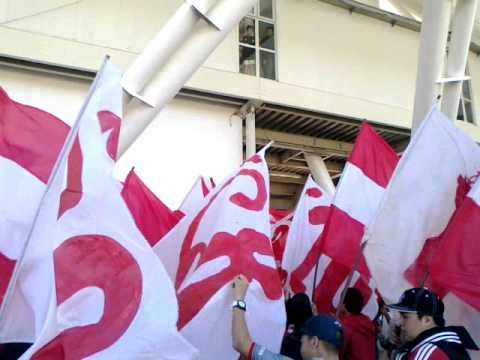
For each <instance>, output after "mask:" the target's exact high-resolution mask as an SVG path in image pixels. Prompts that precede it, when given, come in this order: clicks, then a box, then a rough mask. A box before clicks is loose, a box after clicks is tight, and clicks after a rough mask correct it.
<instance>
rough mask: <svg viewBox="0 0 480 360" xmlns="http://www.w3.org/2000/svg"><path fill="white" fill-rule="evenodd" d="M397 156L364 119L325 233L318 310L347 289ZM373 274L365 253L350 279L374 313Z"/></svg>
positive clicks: (327, 308) (330, 308)
mask: <svg viewBox="0 0 480 360" xmlns="http://www.w3.org/2000/svg"><path fill="white" fill-rule="evenodd" d="M397 162H398V156H397V154H396V153H395V151H394V150H393V149H392V148H391V147H390V146H389V145H388V144H387V143H386V142H385V140H383V139H382V137H380V136H379V135H378V134H377V133H376V132H375V130H374V129H373V128H372V127H370V126H369V125H367V124H366V123H364V124H363V125H362V128H361V130H360V134H359V135H358V138H357V140H356V142H355V146H354V148H353V151H352V154H351V155H350V157H349V159H348V162H347V164H346V165H345V169H344V170H343V174H342V177H341V179H340V182H339V184H338V186H337V191H336V193H335V197H334V200H333V204H332V208H331V212H330V215H329V218H328V221H327V224H326V226H325V230H324V231H323V233H322V238H321V245H320V248H321V249H320V250H321V251H320V252H321V254H322V256H327V257H328V259H326V260H325V261H322V260H321V261H320V263H321V264H323V265H324V266H325V268H324V270H323V271H322V268H321V267H320V270H321V271H320V273H319V275H320V276H321V281H320V284H319V285H318V286H317V290H316V297H317V298H316V299H315V301H316V303H317V307H318V309H319V311H322V312H331V311H333V310H334V308H335V304H334V302H336V301H338V300H339V294H340V292H339V290H340V291H341V290H342V289H343V286H344V284H345V281H346V279H347V277H348V274H349V273H350V271H351V269H352V267H353V266H354V264H355V262H356V259H357V257H358V256H359V254H360V244H361V241H362V238H363V235H364V232H365V226H366V225H368V224H369V223H370V221H371V219H372V218H373V217H374V215H375V213H376V211H377V209H378V207H379V205H380V201H381V199H382V196H383V193H384V191H385V187H386V186H387V184H388V182H389V180H390V177H391V176H392V173H393V171H394V169H395V167H396V165H397ZM322 272H323V274H322ZM322 275H323V276H322ZM370 278H371V277H370V272H369V270H368V267H367V265H366V262H365V258H364V257H363V255H362V256H360V258H359V261H358V266H357V271H356V274H354V279H353V282H352V284H351V285H352V286H355V287H357V288H359V290H361V291H362V292H363V295H364V298H365V301H366V302H368V301H369V304H370V305H371V308H370V309H369V308H368V306H367V308H365V309H364V312H365V313H367V314H368V315H369V316H374V315H375V313H376V299H375V296H374V292H373V289H372V288H371V287H370V286H369V283H370Z"/></svg>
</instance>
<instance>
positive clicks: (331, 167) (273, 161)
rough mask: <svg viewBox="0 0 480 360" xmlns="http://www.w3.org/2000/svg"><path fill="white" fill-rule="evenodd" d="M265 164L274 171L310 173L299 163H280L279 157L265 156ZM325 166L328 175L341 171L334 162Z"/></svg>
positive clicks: (339, 166) (341, 166) (326, 162)
mask: <svg viewBox="0 0 480 360" xmlns="http://www.w3.org/2000/svg"><path fill="white" fill-rule="evenodd" d="M266 159H267V164H268V166H269V167H272V168H275V169H284V171H287V172H288V171H291V172H298V171H301V172H304V173H310V168H309V167H308V166H307V165H306V164H305V163H304V162H301V161H289V162H288V163H282V162H281V160H280V156H278V155H272V154H268V153H267V156H266ZM325 165H326V166H327V170H328V172H330V173H333V174H336V173H339V172H342V171H343V165H341V164H339V163H337V162H335V161H325Z"/></svg>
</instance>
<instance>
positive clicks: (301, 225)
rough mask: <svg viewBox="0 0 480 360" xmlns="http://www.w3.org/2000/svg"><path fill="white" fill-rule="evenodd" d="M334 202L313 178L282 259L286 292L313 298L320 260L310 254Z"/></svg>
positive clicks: (297, 211)
mask: <svg viewBox="0 0 480 360" xmlns="http://www.w3.org/2000/svg"><path fill="white" fill-rule="evenodd" d="M331 202H332V198H331V196H330V195H329V194H327V193H326V192H325V191H324V190H323V189H322V188H321V187H320V186H319V185H318V184H317V183H316V182H315V181H314V180H313V178H312V176H309V177H308V179H307V182H306V183H305V186H304V188H303V191H302V194H301V196H300V199H299V201H298V204H297V207H296V209H295V213H294V215H293V221H292V225H291V226H290V230H289V232H288V236H287V240H286V246H285V252H284V255H283V260H282V270H283V271H285V272H286V273H287V274H288V275H287V276H288V277H287V284H286V289H287V291H288V292H290V293H293V294H297V293H305V294H307V295H309V296H311V295H312V293H313V281H314V272H315V265H316V261H315V260H316V259H315V258H314V257H312V256H310V257H308V255H309V253H310V251H311V250H312V248H313V247H314V244H315V243H316V242H319V241H320V235H321V234H322V231H323V228H324V226H325V223H326V221H327V218H328V214H329V212H330V205H331ZM316 254H317V255H318V252H317V253H316Z"/></svg>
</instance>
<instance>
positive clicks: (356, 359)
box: [340, 314, 377, 360]
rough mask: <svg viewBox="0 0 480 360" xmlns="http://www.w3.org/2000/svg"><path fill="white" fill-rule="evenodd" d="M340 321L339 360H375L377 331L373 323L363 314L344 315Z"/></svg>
mask: <svg viewBox="0 0 480 360" xmlns="http://www.w3.org/2000/svg"><path fill="white" fill-rule="evenodd" d="M340 321H341V322H342V329H343V346H342V349H341V350H340V360H375V359H376V358H377V349H376V341H377V330H376V328H375V324H374V323H373V321H372V320H370V319H369V318H368V317H367V316H365V315H363V314H359V315H354V314H349V315H345V316H343V317H341V318H340Z"/></svg>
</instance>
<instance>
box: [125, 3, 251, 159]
mask: <svg viewBox="0 0 480 360" xmlns="http://www.w3.org/2000/svg"><path fill="white" fill-rule="evenodd" d="M255 3H256V0H242V1H239V0H217V1H214V0H188V1H187V2H186V3H185V4H184V5H182V6H181V7H180V8H179V10H178V11H177V13H176V14H175V15H174V16H173V17H172V19H171V21H169V22H168V23H167V24H166V25H165V27H164V28H163V29H162V30H161V31H160V32H159V33H158V34H157V36H155V38H154V39H153V40H152V41H151V43H150V44H149V45H148V46H147V47H146V54H147V55H144V53H143V52H142V54H141V55H140V56H139V57H138V60H136V61H135V62H134V63H133V65H132V66H131V68H129V69H128V70H127V72H126V73H125V75H124V79H123V81H122V85H123V86H124V89H125V90H126V91H127V92H128V93H130V94H131V95H133V99H132V100H131V101H130V102H129V103H128V105H127V107H126V113H125V114H124V119H123V122H122V129H121V132H120V143H119V150H118V152H119V156H121V155H122V154H123V153H124V152H125V150H126V149H127V148H128V147H129V146H130V145H131V144H132V143H133V142H134V141H135V139H136V138H137V137H138V136H139V135H140V134H141V133H142V132H143V130H144V129H145V128H146V127H147V125H148V124H149V123H150V122H151V121H152V120H153V119H154V118H155V116H156V115H157V114H158V112H159V111H160V110H161V109H162V107H163V106H164V105H165V104H166V103H167V102H168V101H170V100H171V99H172V98H173V97H174V96H175V95H176V94H177V93H178V91H179V90H180V89H181V88H182V86H184V84H185V83H186V82H187V81H188V79H190V77H191V76H192V75H193V74H194V73H195V71H196V70H198V68H199V67H200V66H201V65H202V64H203V63H204V61H205V60H206V59H207V58H208V56H209V55H210V54H211V53H212V52H213V51H214V50H215V48H216V47H217V46H218V45H219V44H220V43H221V42H222V40H223V39H224V38H225V37H226V36H227V34H228V33H230V31H231V30H232V29H233V27H234V26H235V25H237V24H238V23H239V22H240V20H241V19H242V17H243V16H245V15H246V14H247V13H248V11H249V10H250V9H251V8H252V7H253V6H254V4H255ZM195 19H197V20H195ZM183 21H185V23H183ZM177 28H178V29H177ZM169 37H173V38H174V40H172V41H170V40H168V39H169ZM165 41H167V45H164V44H163V43H164V42H165Z"/></svg>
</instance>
